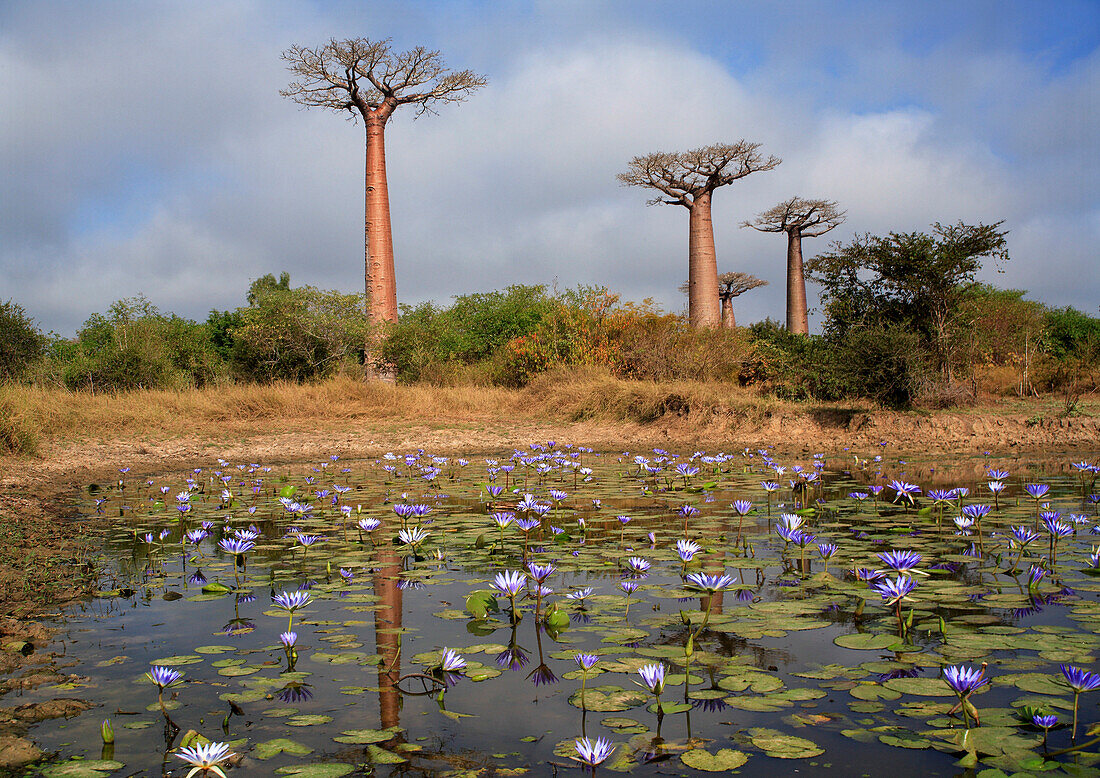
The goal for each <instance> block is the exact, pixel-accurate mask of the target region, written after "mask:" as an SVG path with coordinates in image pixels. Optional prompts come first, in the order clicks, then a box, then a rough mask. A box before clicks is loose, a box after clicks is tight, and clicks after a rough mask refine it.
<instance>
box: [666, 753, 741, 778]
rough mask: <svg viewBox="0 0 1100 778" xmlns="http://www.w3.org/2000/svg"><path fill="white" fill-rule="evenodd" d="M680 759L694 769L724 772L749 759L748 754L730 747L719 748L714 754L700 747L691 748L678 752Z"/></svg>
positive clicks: (734, 768)
mask: <svg viewBox="0 0 1100 778" xmlns="http://www.w3.org/2000/svg"><path fill="white" fill-rule="evenodd" d="M680 761H682V762H683V763H684V764H686V765H687V766H688V767H692V768H694V769H696V770H702V771H704V772H708V773H724V772H728V771H730V770H736V769H737V768H738V767H740V766H741V765H743V764H745V762H747V761H749V755H748V754H746V753H745V752H744V751H734V750H733V749H732V748H722V749H719V750H718V753H716V754H712V753H710V752H709V751H707V750H705V749H702V748H693V749H691V750H690V751H685V752H684V753H682V754H680Z"/></svg>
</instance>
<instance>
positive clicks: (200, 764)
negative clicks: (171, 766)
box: [174, 740, 236, 778]
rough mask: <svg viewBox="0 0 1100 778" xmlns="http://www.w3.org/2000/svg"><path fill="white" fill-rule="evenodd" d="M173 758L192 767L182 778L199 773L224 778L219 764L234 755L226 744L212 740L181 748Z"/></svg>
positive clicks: (189, 777) (188, 777)
mask: <svg viewBox="0 0 1100 778" xmlns="http://www.w3.org/2000/svg"><path fill="white" fill-rule="evenodd" d="M174 756H175V757H176V758H178V759H182V760H183V761H185V762H187V763H188V764H189V765H192V767H191V770H190V772H188V773H187V775H186V776H184V778H191V776H193V775H197V774H199V773H201V774H202V775H206V774H208V773H213V774H214V775H218V776H221V778H226V775H225V772H224V771H223V770H222V768H221V763H222V762H224V761H225V760H227V759H229V758H230V757H233V756H236V754H234V753H233V752H232V751H230V750H229V744H228V743H218V742H217V741H213V740H212V741H210V742H209V743H198V744H196V745H193V746H187V747H185V748H181V749H179V750H178V751H177V752H176V753H175V754H174Z"/></svg>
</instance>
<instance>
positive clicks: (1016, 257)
mask: <svg viewBox="0 0 1100 778" xmlns="http://www.w3.org/2000/svg"><path fill="white" fill-rule="evenodd" d="M360 36H361V37H368V38H386V37H389V38H392V39H393V44H394V46H395V47H398V48H409V47H412V46H415V45H425V46H429V47H432V48H437V49H440V50H441V51H442V52H443V54H444V57H445V59H446V61H447V64H448V65H450V66H451V67H454V68H456V69H463V68H470V69H473V70H475V71H477V72H479V73H482V74H484V75H485V76H486V77H487V79H488V80H489V86H488V87H487V88H486V89H484V90H482V91H481V92H479V93H477V94H475V95H474V96H473V97H471V99H470V100H469V101H468V102H467V103H465V104H462V105H456V106H447V107H444V108H443V109H442V110H441V111H440V113H439V115H438V116H429V117H425V118H422V119H419V120H417V121H413V120H412V117H411V114H409V115H402V114H401V113H400V112H399V113H398V114H397V115H396V116H395V118H394V120H393V122H392V124H391V126H390V128H389V130H388V134H387V146H388V148H387V151H388V163H389V172H390V195H391V207H392V212H393V222H394V236H395V251H396V258H397V276H398V296H399V299H400V300H401V301H402V302H405V303H417V302H420V301H423V300H428V299H434V300H436V301H441V302H446V301H447V300H448V299H449V298H450V297H451V296H452V295H455V294H463V293H467V292H473V291H483V290H487V289H492V288H499V287H502V286H505V285H508V284H512V283H546V284H555V283H556V284H557V285H559V286H565V287H568V286H572V285H574V284H577V283H585V284H604V285H606V286H608V287H610V288H611V289H613V290H614V291H617V292H619V293H621V294H622V295H623V296H624V297H625V298H628V299H635V300H637V299H641V298H643V297H654V298H655V299H656V300H657V301H658V302H660V303H661V304H663V305H664V306H665V307H666V308H668V309H671V310H679V309H680V308H681V307H682V306H683V304H684V300H683V298H682V296H681V295H680V294H679V293H678V292H677V287H678V286H679V284H680V283H681V282H682V281H683V280H684V278H685V277H686V273H687V268H686V258H687V241H686V233H687V214H686V213H685V212H684V211H683V209H681V208H675V207H646V205H645V201H646V199H647V198H646V195H645V194H644V193H643V192H641V191H638V190H631V189H624V188H622V187H620V186H619V185H618V183H617V182H616V180H615V173H617V172H619V171H621V170H624V169H625V167H626V164H627V162H628V161H629V160H630V158H631V157H633V156H635V155H637V154H643V153H646V152H649V151H655V150H677V149H687V148H693V147H696V146H701V145H705V144H710V143H716V142H733V141H736V140H738V139H740V138H746V139H748V140H752V141H758V142H760V143H762V144H763V150H764V151H765V152H766V153H770V154H776V155H777V156H780V157H782V158H783V160H784V161H783V164H782V165H780V166H779V167H778V168H776V169H775V170H774V171H771V172H768V173H761V174H757V175H754V176H750V177H748V178H746V179H743V180H742V181H739V182H736V183H735V184H733V185H732V186H730V187H726V188H724V189H722V190H720V191H719V192H718V193H717V194H716V197H715V212H714V222H715V233H716V236H715V237H716V243H717V250H718V261H719V270H720V271H722V270H741V271H745V272H750V273H753V274H755V275H758V276H760V277H762V278H765V279H767V280H769V281H770V286H767V287H763V288H761V289H757V290H754V291H753V292H751V293H750V294H747V295H745V296H744V297H742V298H740V299H739V301H738V302H739V305H738V309H737V312H738V320H739V322H742V323H747V322H751V321H754V320H758V319H762V318H764V317H765V316H772V317H773V318H782V316H783V304H784V302H783V300H784V295H783V280H784V278H783V274H784V262H783V259H784V245H783V239H782V237H781V236H775V235H764V234H759V233H756V232H754V231H750V230H744V229H739V228H738V226H737V225H738V224H740V222H741V221H744V220H746V219H751V218H752V216H753V215H755V214H756V213H758V212H760V211H763V210H765V209H766V208H768V207H770V206H772V205H774V204H775V203H777V202H779V201H780V200H783V199H786V198H788V197H790V196H792V195H794V194H799V195H802V196H805V197H824V198H830V199H835V200H837V201H839V202H840V204H841V205H842V207H844V208H845V209H846V210H847V212H848V221H847V223H846V224H844V225H843V226H842V227H840V228H838V229H837V230H836V231H834V232H833V233H831V234H830V236H829V237H828V238H820V239H817V240H815V241H807V243H806V246H805V250H806V252H807V254H810V255H812V254H814V253H817V252H819V251H822V250H825V249H826V248H827V246H828V244H829V242H830V240H831V239H837V240H847V239H849V238H850V237H851V236H852V235H853V234H855V233H864V232H871V233H885V232H888V231H891V230H897V231H910V230H923V229H927V228H928V227H929V225H930V224H932V223H933V222H937V221H939V222H954V221H958V220H964V221H968V222H976V221H985V222H990V221H997V220H1000V219H1004V220H1005V227H1006V228H1007V229H1009V230H1010V234H1009V250H1010V253H1011V256H1012V259H1011V261H1010V262H1009V263H1008V264H1007V265H1006V266H1005V267H1004V268H1003V272H1001V273H998V272H996V271H995V270H994V269H993V268H989V269H988V270H987V271H983V273H984V276H983V277H984V279H985V280H988V281H990V282H992V283H995V284H997V285H998V286H1005V287H1013V288H1023V289H1027V290H1029V292H1030V296H1031V297H1032V298H1033V299H1038V300H1042V301H1044V302H1047V303H1049V304H1052V305H1057V306H1063V305H1074V306H1076V307H1078V308H1081V309H1083V310H1086V311H1088V312H1090V313H1092V314H1094V315H1095V314H1096V313H1097V303H1098V301H1100V273H1098V272H1096V269H1095V265H1096V246H1097V245H1098V242H1100V153H1098V149H1100V51H1098V45H1100V3H1097V2H1074V1H1073V0H1067V1H1066V2H1058V3H1040V2H1027V3H1024V2H1019V3H1012V2H957V1H956V2H950V3H945V2H922V3H895V2H800V1H797V0H796V1H794V2H782V3H778V2H775V3H773V2H760V3H738V2H681V3H677V4H676V5H675V6H673V4H671V3H668V2H663V1H661V2H636V1H634V0H623V1H622V2H598V1H597V0H556V1H555V2H531V3H490V2H472V1H468V2H457V1H456V2H428V0H421V1H420V2H408V0H394V2H362V1H357V2H321V1H320V0H318V1H317V2H306V1H305V0H272V1H268V2H260V1H259V0H251V1H246V0H218V2H203V1H202V0H195V1H194V2H187V3H183V2H146V1H137V0H135V1H134V2H67V3H66V2H48V1H37V2H11V3H0V105H4V106H5V110H4V111H3V115H2V116H0V182H2V184H0V186H2V187H3V189H2V194H0V299H4V300H6V299H9V298H10V299H14V300H15V301H16V302H18V303H20V304H21V305H23V306H24V307H25V308H26V309H27V311H28V313H30V314H31V315H32V316H33V317H34V318H35V319H36V320H37V321H38V322H39V323H40V325H42V326H43V327H44V328H47V329H51V330H55V331H57V332H59V333H61V334H65V335H69V334H72V333H73V332H74V331H75V330H76V329H77V328H78V327H79V326H80V324H81V323H82V322H83V321H84V320H85V319H86V318H87V317H88V316H89V315H90V314H91V313H94V312H97V311H103V310H105V309H106V308H107V306H108V305H110V303H111V302H113V301H114V300H116V299H119V298H122V297H129V296H133V295H137V294H139V293H143V294H145V295H147V296H148V297H149V298H150V299H151V300H152V301H153V302H154V303H155V304H156V305H157V306H158V307H160V308H161V309H162V310H165V311H172V312H176V313H179V314H181V315H184V316H188V317H192V318H197V319H202V318H205V316H206V314H207V312H208V311H209V310H211V309H213V308H219V309H224V308H232V307H236V306H237V305H240V304H242V303H243V301H244V293H245V290H246V289H247V287H248V284H249V282H250V280H251V279H254V278H256V277H258V276H260V275H263V274H264V273H267V272H274V273H278V272H280V271H283V270H288V271H290V273H291V278H292V282H293V283H294V284H296V285H297V284H306V283H308V284H313V285H315V286H320V287H323V288H335V289H342V290H346V291H357V290H358V289H359V288H360V286H361V283H362V276H363V274H362V197H363V181H362V168H363V159H362V154H363V138H362V129H361V127H359V126H357V125H354V124H352V123H351V122H348V121H345V120H344V119H343V118H342V117H340V116H337V115H335V114H331V113H326V112H322V111H317V110H311V111H303V110H301V109H300V108H299V107H298V106H297V105H295V104H293V103H291V102H289V101H287V100H285V99H283V98H281V97H280V96H279V94H278V90H279V89H280V88H282V87H284V86H285V85H286V83H287V82H288V74H287V73H286V70H285V67H284V65H283V63H282V62H281V60H280V58H279V55H280V52H281V51H283V50H284V49H286V48H287V47H288V46H290V45H293V44H302V45H318V44H321V43H323V42H324V41H326V40H327V39H328V38H330V37H338V38H344V37H360ZM810 296H811V299H812V300H815V299H816V291H815V290H814V289H813V288H812V286H811V289H810Z"/></svg>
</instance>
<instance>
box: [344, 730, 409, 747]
mask: <svg viewBox="0 0 1100 778" xmlns="http://www.w3.org/2000/svg"><path fill="white" fill-rule="evenodd" d="M396 736H397V730H396V729H347V730H344V731H343V732H342V733H341V734H340V735H339V736H337V737H334V738H333V740H335V741H336V742H337V743H350V744H352V745H360V746H365V745H368V744H370V743H385V742H386V741H387V740H393V739H394V738H395V737H396Z"/></svg>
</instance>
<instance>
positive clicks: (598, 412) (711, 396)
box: [524, 368, 782, 423]
mask: <svg viewBox="0 0 1100 778" xmlns="http://www.w3.org/2000/svg"><path fill="white" fill-rule="evenodd" d="M524 391H525V392H526V393H527V394H528V395H529V396H530V397H531V400H532V402H531V403H530V405H531V406H534V407H539V408H541V410H542V412H543V413H544V414H545V413H550V412H551V411H552V412H554V413H555V414H559V415H561V416H563V417H564V418H566V419H568V420H570V421H583V420H587V419H598V420H602V421H634V422H641V423H646V422H650V421H654V420H656V419H658V418H660V417H661V416H664V415H666V414H675V415H677V416H687V415H689V414H691V415H692V416H694V417H697V418H701V417H703V416H713V415H722V416H736V417H740V418H741V419H743V420H744V419H748V418H749V417H756V416H759V415H761V414H762V413H764V412H765V411H767V410H769V409H771V408H773V407H777V406H779V405H781V404H782V403H779V402H778V401H776V400H772V399H770V398H767V397H764V396H762V395H760V394H759V393H758V392H756V391H754V390H751V389H745V388H743V387H740V386H737V385H735V384H730V383H724V382H718V381H710V382H703V381H662V382H654V381H624V380H622V379H618V378H615V377H614V376H612V375H611V374H610V373H609V372H608V371H607V370H605V369H602V368H580V369H573V370H552V371H550V372H548V373H545V374H543V375H541V376H539V377H538V378H536V379H535V380H534V381H532V382H531V384H530V385H529V386H528V387H527V388H526V389H525V390H524Z"/></svg>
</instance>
